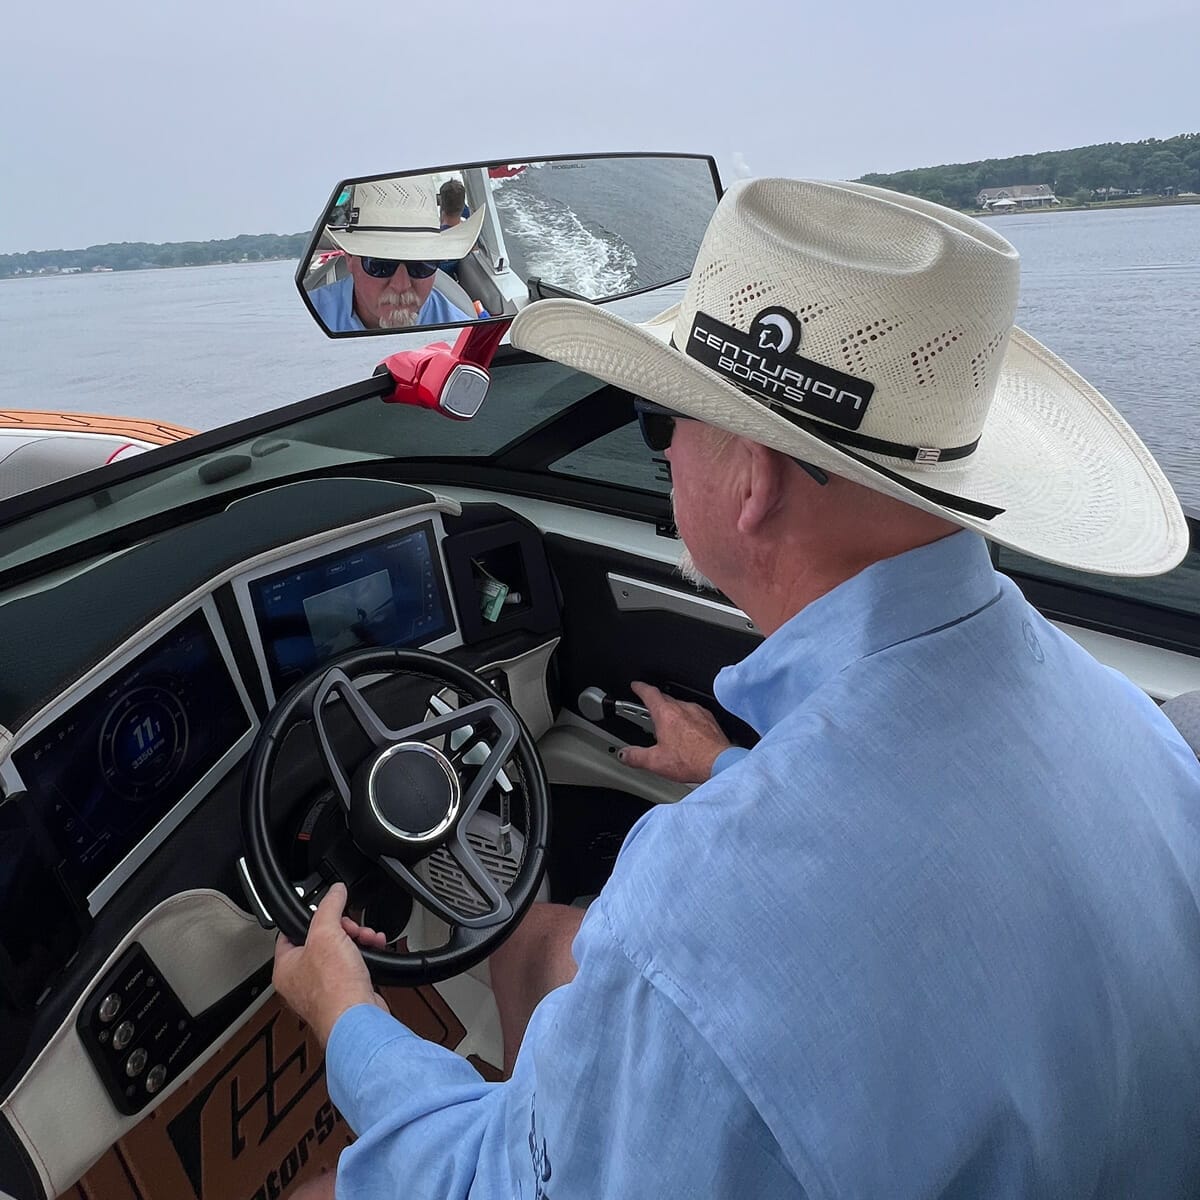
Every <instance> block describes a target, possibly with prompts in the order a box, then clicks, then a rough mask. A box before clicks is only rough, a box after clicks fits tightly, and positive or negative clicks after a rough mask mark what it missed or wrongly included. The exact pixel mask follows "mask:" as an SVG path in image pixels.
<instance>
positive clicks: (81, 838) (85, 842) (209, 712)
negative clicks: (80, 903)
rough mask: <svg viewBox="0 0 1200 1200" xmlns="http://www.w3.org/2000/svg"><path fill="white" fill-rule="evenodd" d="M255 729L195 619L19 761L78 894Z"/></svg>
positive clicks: (205, 629)
mask: <svg viewBox="0 0 1200 1200" xmlns="http://www.w3.org/2000/svg"><path fill="white" fill-rule="evenodd" d="M249 729H250V719H249V717H248V716H247V714H246V710H245V708H244V707H243V705H242V701H241V698H240V697H239V696H238V693H237V690H236V688H235V687H234V684H233V679H232V678H231V677H230V674H229V669H228V668H227V667H226V665H225V662H224V660H223V659H222V658H221V654H220V651H219V650H218V648H217V643H216V639H215V637H214V636H213V632H212V630H211V629H210V628H209V625H208V621H207V620H206V619H205V617H204V614H203V612H196V613H195V614H193V615H192V616H190V617H188V619H187V620H186V621H183V622H181V623H180V624H179V625H177V626H176V627H175V628H174V629H172V630H171V631H170V632H169V633H167V634H165V635H164V636H163V637H162V638H160V639H159V641H158V642H157V643H156V644H155V645H154V646H153V647H151V648H150V649H149V650H146V651H145V652H143V653H142V654H140V655H138V657H137V658H136V659H134V660H133V662H132V663H130V664H129V666H127V667H126V668H125V669H124V670H122V671H120V672H118V673H117V674H116V675H114V676H113V677H112V678H111V679H110V680H109V681H108V682H107V683H105V684H102V685H101V686H100V687H98V688H97V689H96V690H95V691H94V692H92V693H91V695H89V696H88V697H87V698H86V699H83V700H80V701H79V702H78V703H77V704H75V705H74V706H73V707H72V708H71V709H70V711H69V712H67V713H66V714H64V715H63V716H62V717H60V718H59V719H58V720H57V721H55V722H54V723H53V724H52V725H50V726H48V727H47V728H46V729H45V730H44V731H43V732H42V733H40V734H39V735H38V736H37V737H36V738H35V739H33V740H32V741H30V742H28V743H27V744H26V745H24V746H22V747H21V749H20V750H18V751H16V752H15V753H14V755H13V762H14V763H15V764H16V767H17V770H18V771H20V773H21V778H22V780H23V781H24V783H25V787H26V789H27V791H28V793H29V797H30V800H31V801H32V802H33V804H34V805H35V806H36V809H37V812H38V815H39V816H40V818H41V820H42V823H43V825H44V826H45V828H46V829H47V831H48V832H49V835H50V837H51V839H52V841H53V842H54V845H55V848H56V850H57V851H58V853H59V854H60V855H61V856H62V860H63V865H62V873H63V875H64V877H65V878H66V879H68V880H70V881H71V883H72V884H74V885H77V886H78V888H79V889H80V892H81V894H86V893H88V892H90V891H91V890H92V889H93V888H94V887H95V885H96V884H97V883H98V882H99V881H100V880H101V879H103V878H104V876H105V875H107V874H108V872H109V871H111V870H112V868H113V867H114V866H116V864H117V863H118V862H120V861H121V859H122V858H124V857H125V855H126V854H127V853H128V852H129V851H130V850H131V849H133V847H134V846H135V845H137V843H138V842H139V841H141V839H142V837H143V836H144V835H145V834H146V833H148V832H149V831H150V830H151V829H153V828H154V826H155V825H156V824H158V822H159V821H160V820H161V819H162V818H163V816H165V815H166V813H168V812H169V811H170V810H171V809H172V808H174V807H175V805H176V804H178V803H179V801H180V800H182V799H183V797H184V796H185V795H187V793H188V792H189V791H190V790H191V789H192V787H193V786H194V785H195V784H196V783H197V782H198V781H199V780H200V779H201V778H202V777H203V776H204V775H205V774H206V773H207V772H208V771H209V770H210V769H211V768H212V767H213V766H214V765H215V764H216V763H217V762H218V761H220V759H221V758H222V757H223V756H224V755H225V753H226V752H227V751H228V750H229V748H230V747H231V746H232V745H233V744H234V743H235V742H237V741H238V739H239V738H241V737H242V735H243V734H245V733H246V732H247V731H248V730H249Z"/></svg>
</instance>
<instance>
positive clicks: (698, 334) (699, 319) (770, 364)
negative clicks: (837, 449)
mask: <svg viewBox="0 0 1200 1200" xmlns="http://www.w3.org/2000/svg"><path fill="white" fill-rule="evenodd" d="M800 330H801V323H800V319H799V318H798V317H797V316H796V315H795V313H791V312H788V310H787V309H786V308H764V309H763V310H762V312H760V313H759V314H758V316H756V317H755V318H754V321H753V322H752V323H751V325H750V331H749V332H748V333H743V332H742V330H740V329H734V328H733V326H731V325H726V324H724V323H723V322H721V321H718V320H716V318H715V317H710V316H707V315H706V314H705V313H702V312H698V313H697V314H696V318H695V320H694V321H693V322H692V332H691V334H690V335H689V337H688V343H687V351H686V352H687V354H688V356H689V357H690V358H694V359H695V360H696V361H697V362H700V363H703V364H704V365H705V366H706V367H708V368H709V370H711V371H715V372H716V373H717V374H718V375H720V376H722V377H724V378H725V379H727V380H728V381H729V382H730V383H732V384H734V385H735V386H736V387H739V388H741V389H742V391H744V392H750V393H751V394H753V395H755V396H760V397H762V399H764V400H766V401H767V402H768V404H769V405H770V407H771V408H772V409H774V410H775V411H776V412H778V413H779V414H780V415H781V416H784V417H787V416H793V415H795V416H810V417H818V418H819V419H820V420H822V421H828V422H830V424H833V425H840V426H842V428H843V429H857V428H858V427H859V425H861V424H862V419H863V417H865V416H866V413H867V406H868V405H869V404H870V403H871V396H872V395H873V394H874V391H875V385H874V384H873V383H868V382H867V381H866V380H865V379H856V378H855V377H854V376H853V375H847V374H846V373H845V372H844V371H838V370H835V369H834V368H833V367H827V366H826V365H825V364H824V363H819V362H813V361H812V360H811V359H808V358H805V357H803V355H800V354H797V353H796V348H797V347H798V346H799V344H800Z"/></svg>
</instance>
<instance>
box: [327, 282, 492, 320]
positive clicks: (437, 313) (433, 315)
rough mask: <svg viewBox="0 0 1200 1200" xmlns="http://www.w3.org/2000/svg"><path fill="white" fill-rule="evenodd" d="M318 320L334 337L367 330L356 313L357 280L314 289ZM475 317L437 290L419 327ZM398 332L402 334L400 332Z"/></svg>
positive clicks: (424, 308) (425, 307)
mask: <svg viewBox="0 0 1200 1200" xmlns="http://www.w3.org/2000/svg"><path fill="white" fill-rule="evenodd" d="M308 298H309V299H310V300H311V301H312V305H313V308H315V309H316V310H317V316H319V317H320V318H321V320H322V321H324V322H325V325H326V326H327V327H328V328H329V329H330V330H331V331H332V332H333V333H348V332H350V331H352V330H359V329H363V328H365V326H364V325H363V323H362V322H361V321H360V320H359V319H358V314H357V313H356V312H355V311H354V279H353V277H352V276H350V275H346V276H344V277H343V278H341V279H339V280H337V282H336V283H327V284H324V285H323V286H322V287H319V288H313V290H312V291H311V292H309V293H308ZM475 319H476V318H475V317H474V316H467V314H466V313H465V312H463V310H462V309H461V308H459V307H458V305H456V304H451V303H450V301H449V300H447V299H446V297H445V296H443V295H442V294H441V292H439V291H437V290H436V288H435V289H434V290H433V291H432V292H430V293H429V295H428V296H427V297H426V300H425V303H424V304H422V305H421V309H420V311H419V312H418V313H417V320H416V323H417V324H418V325H442V324H449V323H451V322H461V321H474V320H475ZM396 332H402V331H401V330H397V331H396Z"/></svg>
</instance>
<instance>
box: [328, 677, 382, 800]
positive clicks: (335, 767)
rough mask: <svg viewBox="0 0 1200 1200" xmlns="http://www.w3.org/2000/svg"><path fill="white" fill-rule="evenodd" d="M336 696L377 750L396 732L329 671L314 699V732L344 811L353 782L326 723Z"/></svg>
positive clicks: (357, 692) (358, 692) (354, 686)
mask: <svg viewBox="0 0 1200 1200" xmlns="http://www.w3.org/2000/svg"><path fill="white" fill-rule="evenodd" d="M333 695H336V696H338V698H339V699H340V700H341V701H342V703H343V704H345V706H346V709H347V711H348V712H349V713H350V714H351V716H353V718H354V721H355V723H356V724H357V725H358V728H359V729H360V730H361V731H362V732H363V733H364V734H365V735H366V736H367V738H368V739H369V741H370V743H371V745H372V747H373V748H374V749H375V750H382V749H384V748H385V747H386V746H389V745H391V743H392V742H393V741H395V740H396V732H395V731H394V730H392V729H389V728H388V727H387V725H386V724H385V723H384V722H383V721H382V720H381V719H380V716H379V714H378V713H377V712H376V711H375V709H374V708H372V707H371V705H370V703H369V702H368V700H367V698H366V697H365V696H364V695H363V694H362V689H361V688H360V687H359V686H358V685H357V684H356V683H355V682H354V681H353V680H352V679H351V678H350V677H349V676H348V675H347V674H346V672H345V671H343V670H341V668H339V667H332V668H330V670H328V671H326V672H325V674H324V676H323V677H322V679H321V684H320V686H319V687H318V688H317V690H316V692H315V693H314V695H313V698H312V719H313V728H314V729H315V730H316V734H317V746H318V747H319V748H320V751H321V761H322V762H323V763H324V765H325V774H326V775H327V776H328V777H329V782H330V783H331V784H333V787H334V789H335V790H336V792H337V794H338V798H339V799H340V800H341V802H342V807H343V808H346V809H349V807H350V780H349V779H348V778H347V776H346V772H345V769H344V768H343V766H342V762H341V759H340V758H339V757H338V754H337V752H336V751H335V750H334V748H333V739H332V738H331V737H330V736H329V729H328V726H327V725H326V723H325V704H326V702H327V701H328V699H329V697H330V696H333Z"/></svg>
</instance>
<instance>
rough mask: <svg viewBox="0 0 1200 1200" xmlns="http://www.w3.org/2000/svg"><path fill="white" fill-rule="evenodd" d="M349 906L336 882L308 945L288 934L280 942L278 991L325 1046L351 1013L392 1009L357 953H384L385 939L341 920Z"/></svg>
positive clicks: (346, 919) (343, 889)
mask: <svg viewBox="0 0 1200 1200" xmlns="http://www.w3.org/2000/svg"><path fill="white" fill-rule="evenodd" d="M345 906H346V885H345V884H344V883H335V884H334V885H333V886H332V887H331V888H330V889H329V891H328V892H326V894H325V898H324V899H323V900H322V901H321V903H320V904H319V905H318V906H317V911H316V913H315V914H314V915H313V919H312V923H311V924H310V925H309V927H308V939H307V940H306V941H305V943H304V945H302V946H297V945H295V944H294V943H293V942H292V941H291V940H290V939H289V938H288V936H287V934H285V933H281V934H280V935H279V938H278V939H277V941H276V942H275V971H274V974H273V975H272V981H273V982H274V984H275V990H276V991H277V992H278V993H279V994H280V996H282V997H283V999H284V1000H286V1001H287V1002H288V1005H289V1006H290V1007H291V1008H292V1010H293V1011H294V1012H295V1013H296V1015H297V1016H298V1017H300V1019H301V1020H303V1021H306V1022H307V1023H308V1025H309V1026H310V1028H311V1029H312V1031H313V1033H314V1035H315V1036H316V1038H317V1041H319V1042H320V1043H321V1046H322V1048H324V1046H325V1044H326V1042H328V1041H329V1035H330V1034H331V1033H332V1032H333V1027H334V1025H335V1024H336V1023H337V1019H338V1018H339V1017H340V1016H341V1015H342V1013H344V1012H345V1011H346V1010H347V1009H349V1008H353V1007H354V1006H355V1005H356V1004H378V1005H379V1006H380V1008H382V1009H384V1010H385V1011H386V1010H387V1005H386V1004H385V1003H384V1000H383V997H382V996H380V995H379V993H378V992H376V991H375V989H374V988H373V987H372V986H371V976H370V975H369V974H368V973H367V965H366V963H364V962H363V958H362V955H361V954H360V953H359V950H358V948H359V946H368V947H372V948H374V949H376V950H382V949H383V948H384V945H385V941H386V938H385V935H384V934H382V933H378V932H376V931H375V930H374V929H370V928H368V927H367V926H365V925H359V924H358V923H357V922H355V921H352V920H351V919H350V918H349V917H344V916H342V910H343V909H344V908H345ZM356 943H357V944H356Z"/></svg>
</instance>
